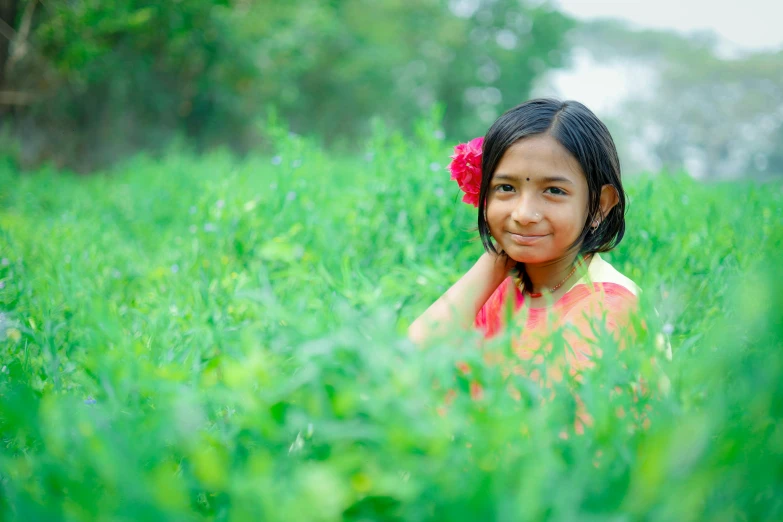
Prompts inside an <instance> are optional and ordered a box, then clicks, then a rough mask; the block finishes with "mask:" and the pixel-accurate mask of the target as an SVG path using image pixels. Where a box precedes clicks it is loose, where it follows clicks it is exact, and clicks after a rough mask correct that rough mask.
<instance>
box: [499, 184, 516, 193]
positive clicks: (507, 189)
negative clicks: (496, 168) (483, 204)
mask: <svg viewBox="0 0 783 522" xmlns="http://www.w3.org/2000/svg"><path fill="white" fill-rule="evenodd" d="M495 190H497V191H498V192H511V191H513V190H514V187H512V186H511V185H508V184H503V185H498V186H497V187H495Z"/></svg>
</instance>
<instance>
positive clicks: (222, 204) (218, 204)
mask: <svg viewBox="0 0 783 522" xmlns="http://www.w3.org/2000/svg"><path fill="white" fill-rule="evenodd" d="M215 206H216V207H217V208H223V207H225V206H226V202H225V201H223V200H222V199H219V200H217V202H216V203H215Z"/></svg>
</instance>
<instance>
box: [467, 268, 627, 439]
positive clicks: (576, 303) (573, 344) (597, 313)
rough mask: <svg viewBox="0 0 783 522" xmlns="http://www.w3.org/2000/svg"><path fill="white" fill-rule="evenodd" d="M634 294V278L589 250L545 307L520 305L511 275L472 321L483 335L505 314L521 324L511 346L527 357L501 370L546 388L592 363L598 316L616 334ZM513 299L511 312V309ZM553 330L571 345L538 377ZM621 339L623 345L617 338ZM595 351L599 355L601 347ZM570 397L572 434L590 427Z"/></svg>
mask: <svg viewBox="0 0 783 522" xmlns="http://www.w3.org/2000/svg"><path fill="white" fill-rule="evenodd" d="M638 293H639V288H638V287H637V286H636V284H635V283H634V282H633V281H631V280H630V279H628V278H627V277H625V276H624V275H622V274H621V273H620V272H618V271H617V270H615V268H614V267H612V265H610V264H609V263H607V262H606V261H604V260H603V259H602V258H601V256H600V255H599V254H594V255H593V257H592V260H591V261H590V265H589V267H588V269H587V270H586V272H585V273H584V274H583V275H582V277H581V278H580V279H579V280H577V282H576V283H574V284H573V285H572V286H571V288H570V289H569V290H568V291H567V292H566V293H565V294H564V295H563V296H562V297H561V298H560V299H559V300H558V301H557V302H556V303H554V304H553V305H552V306H549V307H540V308H532V307H530V308H525V307H524V304H525V294H524V293H523V292H522V291H521V290H520V289H519V288H518V287H517V285H516V284H515V282H514V279H513V278H511V277H509V278H507V279H506V280H505V281H503V283H502V284H501V285H500V286H499V287H498V289H497V290H495V292H494V293H493V294H492V295H491V296H490V297H489V299H488V300H487V302H486V303H485V304H484V306H483V307H481V310H479V312H478V314H477V316H476V321H475V325H476V327H477V328H479V329H480V330H482V331H483V332H484V335H485V337H486V338H490V337H493V336H495V335H497V334H498V333H500V332H501V331H502V330H503V329H504V328H505V327H506V326H507V325H506V321H507V318H510V319H511V320H512V322H513V326H515V327H522V326H523V327H522V328H521V333H520V334H519V337H515V338H514V340H513V341H512V346H513V349H514V352H515V353H516V354H517V355H518V356H519V358H520V359H522V361H529V362H528V363H525V362H522V361H518V362H513V363H512V364H510V365H508V364H507V363H508V361H506V364H504V365H505V366H506V367H505V371H507V372H509V373H512V372H513V373H515V374H517V375H521V376H524V377H527V378H530V379H531V380H533V381H534V382H537V383H538V384H539V385H540V386H541V387H542V388H544V389H547V388H551V387H552V385H553V382H560V381H562V378H563V373H562V372H563V370H564V369H567V371H568V372H569V374H570V375H572V376H574V377H575V378H576V379H577V380H581V379H580V377H579V373H580V370H581V369H584V368H589V367H590V366H592V362H591V358H592V355H593V349H596V350H599V349H598V348H597V346H596V344H595V341H596V338H595V333H594V328H595V329H596V330H597V331H599V332H600V331H601V327H600V320H603V321H605V322H604V324H605V325H606V329H607V330H608V331H609V332H610V333H612V334H614V335H615V336H616V337H617V336H618V334H619V333H620V332H621V331H622V330H623V329H624V326H625V325H626V324H627V320H628V318H629V314H630V313H631V312H632V311H633V310H634V309H635V308H636V306H637V302H638V300H637V295H638ZM512 303H513V312H512V311H511V309H510V305H511V304H512ZM520 312H522V313H520ZM595 319H598V320H599V322H597V321H595ZM558 330H561V331H562V332H563V338H564V340H565V341H566V343H567V344H568V346H569V347H570V349H566V350H565V351H564V352H565V353H555V354H552V355H553V357H550V358H549V360H548V361H547V363H546V365H545V366H546V377H545V378H542V377H543V376H542V375H541V371H540V369H539V368H541V364H542V363H544V360H545V359H544V354H545V353H546V354H549V353H551V352H552V340H551V335H550V334H551V333H552V332H554V331H558ZM620 341H621V347H622V339H620ZM542 348H543V350H542ZM542 351H543V352H544V353H541V352H542ZM596 355H597V356H598V357H600V356H601V353H600V351H597V354H596ZM498 362H500V361H498ZM531 363H532V364H531ZM551 398H552V395H551V394H550V396H549V399H551ZM575 398H576V399H577V402H578V407H577V408H578V409H577V420H576V423H575V428H576V432H577V433H581V432H582V431H583V430H584V425H588V426H589V425H590V424H591V423H592V422H591V418H590V415H589V414H588V413H587V411H585V410H584V406H583V404H582V401H581V400H580V399H579V397H578V396H576V395H575ZM542 399H543V400H546V398H542Z"/></svg>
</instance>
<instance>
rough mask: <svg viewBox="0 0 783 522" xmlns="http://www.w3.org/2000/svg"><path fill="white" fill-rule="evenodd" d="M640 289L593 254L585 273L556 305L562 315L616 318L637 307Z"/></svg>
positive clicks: (597, 255)
mask: <svg viewBox="0 0 783 522" xmlns="http://www.w3.org/2000/svg"><path fill="white" fill-rule="evenodd" d="M640 292H641V290H640V289H639V286H638V285H637V284H636V283H634V282H633V281H632V280H631V279H630V278H628V277H626V276H625V275H623V274H622V273H620V271H618V270H617V269H616V268H615V267H613V266H612V265H611V264H610V263H609V262H608V261H606V260H605V259H603V258H602V257H601V256H600V254H594V255H593V259H592V260H591V262H590V266H589V267H588V269H587V272H586V273H585V274H584V275H583V276H582V277H581V278H580V279H579V280H578V281H577V282H576V283H574V285H573V286H572V287H571V289H570V290H569V291H568V292H567V293H566V294H565V295H564V296H563V298H562V299H561V300H560V301H559V302H558V303H557V305H556V306H558V307H559V308H560V309H561V311H562V312H563V314H564V315H570V316H572V317H573V316H574V315H577V314H578V315H581V314H583V313H587V314H589V315H595V316H598V317H600V316H603V315H604V314H605V313H608V314H609V319H610V320H611V319H615V317H612V316H615V315H617V314H622V315H625V314H626V313H627V312H629V311H631V310H633V309H634V308H636V306H637V304H638V296H639V293H640Z"/></svg>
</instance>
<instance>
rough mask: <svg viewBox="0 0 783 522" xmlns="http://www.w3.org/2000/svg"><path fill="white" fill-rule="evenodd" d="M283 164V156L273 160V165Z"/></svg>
mask: <svg viewBox="0 0 783 522" xmlns="http://www.w3.org/2000/svg"><path fill="white" fill-rule="evenodd" d="M282 162H283V158H282V157H281V156H275V157H274V158H272V165H280V164H281V163H282Z"/></svg>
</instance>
